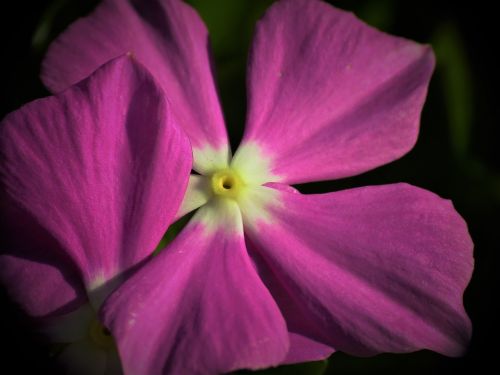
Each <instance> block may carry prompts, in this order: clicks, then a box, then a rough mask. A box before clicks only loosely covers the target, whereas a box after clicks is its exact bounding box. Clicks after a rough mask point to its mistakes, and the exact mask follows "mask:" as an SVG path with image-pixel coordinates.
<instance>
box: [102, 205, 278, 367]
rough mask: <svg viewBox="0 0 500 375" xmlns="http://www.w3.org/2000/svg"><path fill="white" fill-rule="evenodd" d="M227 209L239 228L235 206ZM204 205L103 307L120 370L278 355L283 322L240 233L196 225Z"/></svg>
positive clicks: (268, 361) (263, 363)
mask: <svg viewBox="0 0 500 375" xmlns="http://www.w3.org/2000/svg"><path fill="white" fill-rule="evenodd" d="M228 207H229V206H228ZM228 209H230V210H232V211H233V212H232V213H229V214H228V216H232V217H234V218H237V219H238V220H239V221H240V225H239V226H240V228H241V215H239V212H238V208H237V205H236V204H235V203H234V202H233V204H232V205H231V206H230V208H228ZM209 210H211V207H209V206H204V207H202V208H201V209H200V210H199V211H198V212H197V213H196V215H195V216H194V217H193V220H192V221H191V222H190V224H189V225H188V226H187V227H186V228H185V229H184V230H183V231H182V232H181V234H180V235H179V237H177V238H176V239H175V240H174V242H173V243H172V244H171V246H170V247H168V248H167V249H165V250H163V251H162V252H161V253H160V254H159V255H158V256H157V257H155V258H153V259H152V261H150V262H148V263H147V264H146V265H145V266H144V267H143V268H141V269H140V271H139V272H138V273H136V274H135V275H134V276H133V277H131V278H130V279H128V280H127V282H126V283H124V284H123V285H122V286H121V287H120V288H118V289H117V290H116V291H115V292H114V293H113V294H112V295H111V296H110V297H109V298H108V300H107V301H106V302H105V304H104V305H103V309H102V312H103V314H102V315H103V319H104V322H105V325H106V326H107V327H109V328H110V330H111V332H112V333H113V336H114V337H115V338H116V339H117V340H116V341H117V342H118V346H119V352H120V357H121V358H122V361H123V366H124V370H125V373H131V374H148V375H155V374H221V373H226V372H229V371H233V370H236V369H240V368H250V369H258V368H262V367H267V366H273V365H277V364H278V363H280V362H281V361H282V360H283V358H284V357H285V355H286V352H287V350H288V335H287V331H286V326H285V322H284V320H283V317H282V316H281V313H280V311H279V309H278V308H277V306H276V304H275V302H274V301H273V299H272V298H271V296H270V294H269V292H268V290H267V289H266V288H265V287H264V285H263V284H262V282H261V281H260V279H259V277H258V275H257V273H256V271H255V269H254V267H253V265H252V262H251V260H250V258H249V257H248V255H247V252H246V249H245V244H244V240H243V238H242V232H241V231H240V232H239V234H237V233H234V232H233V231H226V230H224V229H221V230H219V231H216V232H212V231H211V230H209V228H206V227H205V226H204V224H203V223H204V222H205V221H206V219H205V218H204V216H205V215H208V216H213V214H212V213H209V212H207V211H209ZM238 215H239V216H238ZM233 227H234V226H233Z"/></svg>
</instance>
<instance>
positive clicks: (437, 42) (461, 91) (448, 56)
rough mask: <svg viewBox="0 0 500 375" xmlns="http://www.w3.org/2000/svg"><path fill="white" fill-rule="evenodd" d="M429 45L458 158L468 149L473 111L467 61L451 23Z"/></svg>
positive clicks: (437, 32) (441, 29)
mask: <svg viewBox="0 0 500 375" xmlns="http://www.w3.org/2000/svg"><path fill="white" fill-rule="evenodd" d="M432 46H433V47H434V50H435V52H436V57H437V68H438V77H440V78H441V82H440V83H441V84H442V87H443V91H444V96H445V103H446V111H447V115H448V122H449V131H450V137H451V145H452V148H453V151H454V153H455V156H457V157H458V158H460V159H462V158H463V157H465V156H466V154H467V152H468V148H469V141H470V129H471V123H472V114H473V87H472V77H471V73H470V68H469V62H468V61H467V56H466V51H465V48H464V45H463V42H462V38H461V36H460V33H459V31H458V29H457V27H456V26H455V25H454V24H453V23H446V24H444V25H442V26H441V27H440V28H439V29H438V30H437V31H436V32H435V35H434V37H433V42H432Z"/></svg>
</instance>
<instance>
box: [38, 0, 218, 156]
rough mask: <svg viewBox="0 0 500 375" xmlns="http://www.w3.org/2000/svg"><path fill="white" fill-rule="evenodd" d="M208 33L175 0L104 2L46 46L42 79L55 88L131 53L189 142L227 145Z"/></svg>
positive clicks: (197, 17)
mask: <svg viewBox="0 0 500 375" xmlns="http://www.w3.org/2000/svg"><path fill="white" fill-rule="evenodd" d="M209 51H210V48H209V38H208V32H207V30H206V27H205V25H204V24H203V21H202V20H201V19H200V17H199V16H198V15H197V14H196V12H195V11H194V10H193V9H192V8H191V7H190V6H188V5H187V4H185V3H183V2H182V1H179V0H163V1H162V0H143V1H124V0H106V1H103V2H102V4H101V5H99V6H98V7H97V9H96V10H95V11H94V12H93V13H92V14H90V15H89V16H88V17H85V18H82V19H80V20H78V21H76V22H75V23H74V24H72V25H71V26H70V27H69V28H68V30H66V31H65V32H64V33H63V34H62V35H61V36H60V37H59V38H58V39H56V41H55V42H54V43H53V44H52V45H51V46H50V48H49V50H48V53H47V56H46V58H45V60H44V62H43V65H42V80H43V81H44V83H45V84H46V86H47V87H48V88H49V89H50V90H52V91H53V92H59V91H61V90H63V89H65V88H66V87H68V86H70V85H71V84H74V83H76V82H78V81H80V80H81V79H83V78H85V77H87V76H88V75H89V74H90V73H92V72H93V71H94V70H95V69H96V68H97V67H99V66H100V65H102V64H103V63H105V62H106V61H108V60H110V59H112V58H114V57H116V56H119V55H122V54H124V53H127V52H131V53H132V54H133V55H134V56H135V57H136V58H137V60H138V61H140V62H141V63H143V64H144V66H146V67H147V68H148V70H150V71H151V73H152V74H153V75H154V76H155V78H156V79H157V80H158V82H159V84H160V86H161V87H162V88H163V89H164V90H165V92H166V94H167V95H168V98H169V100H170V101H171V103H172V110H173V111H174V114H175V116H176V118H177V120H178V121H179V124H180V125H181V126H182V127H183V128H184V130H185V131H186V132H187V133H188V136H189V137H190V139H191V141H192V142H193V145H195V146H200V147H203V146H205V145H206V143H207V142H208V143H209V144H211V145H212V147H217V146H219V145H222V146H224V145H226V144H227V136H226V129H225V127H224V120H223V117H222V112H221V108H220V104H219V99H218V96H217V92H216V88H215V84H214V78H213V71H212V66H211V56H210V52H209Z"/></svg>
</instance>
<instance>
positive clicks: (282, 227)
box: [19, 0, 473, 375]
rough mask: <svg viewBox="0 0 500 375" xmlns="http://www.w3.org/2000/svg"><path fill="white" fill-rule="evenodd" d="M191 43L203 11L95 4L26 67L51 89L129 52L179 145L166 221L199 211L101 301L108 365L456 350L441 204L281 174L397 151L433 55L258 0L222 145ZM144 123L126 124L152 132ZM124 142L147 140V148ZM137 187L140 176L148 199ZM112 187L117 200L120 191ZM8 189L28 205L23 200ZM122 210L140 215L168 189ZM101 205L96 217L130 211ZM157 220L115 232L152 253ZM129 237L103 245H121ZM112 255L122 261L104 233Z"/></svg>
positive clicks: (309, 173) (462, 253) (368, 160)
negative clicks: (162, 104)
mask: <svg viewBox="0 0 500 375" xmlns="http://www.w3.org/2000/svg"><path fill="white" fill-rule="evenodd" d="M207 45H208V37H207V32H206V29H205V27H204V26H203V23H202V22H201V20H200V19H199V17H198V16H197V15H196V13H195V12H194V11H193V10H192V9H191V8H190V7H189V6H187V5H186V4H184V3H182V2H180V1H177V0H163V1H160V0H144V1H141V2H139V1H122V0H107V1H106V0H105V1H104V2H103V3H102V4H101V5H100V6H99V7H98V8H97V10H96V11H95V12H94V13H93V14H91V15H90V16H88V17H86V18H83V19H81V20H79V21H77V22H76V23H75V24H73V25H72V26H71V27H70V28H69V29H68V30H67V31H66V32H65V33H64V34H63V35H62V36H61V37H60V38H59V39H58V40H57V41H56V42H55V43H54V44H53V45H52V46H51V48H50V50H49V52H48V55H47V58H46V60H45V62H44V69H43V79H44V81H45V83H46V84H47V86H48V87H50V88H51V89H52V90H53V91H56V92H57V91H60V90H62V89H64V88H66V87H68V86H69V85H71V84H73V83H75V82H78V81H79V80H81V79H82V78H84V77H86V76H87V75H88V74H89V73H91V72H92V71H93V70H94V69H95V68H97V67H98V66H100V65H101V64H103V63H105V62H106V61H108V60H109V59H111V58H114V57H116V56H119V55H121V54H123V53H125V52H127V51H131V52H132V53H133V55H134V56H136V58H137V60H138V61H140V62H141V63H142V64H144V65H145V66H146V67H147V68H148V69H149V70H150V71H151V72H152V74H153V75H154V76H155V78H156V80H157V81H158V83H159V85H160V86H161V87H162V88H163V90H164V92H165V94H166V95H167V97H168V99H169V102H170V103H171V109H172V113H173V116H174V117H175V120H176V121H177V122H178V123H179V124H180V125H181V127H182V128H183V129H184V130H185V132H186V133H187V135H188V137H189V139H190V141H191V144H192V146H193V155H194V166H193V168H194V169H195V171H196V172H198V174H197V175H192V176H191V178H190V180H189V185H188V189H187V193H186V196H185V199H184V203H183V205H182V207H181V208H180V210H179V212H178V213H177V217H179V216H181V215H182V214H185V213H187V212H189V211H192V210H194V209H196V208H199V209H198V211H197V212H196V213H195V214H194V216H193V218H192V219H191V221H190V223H189V224H188V226H187V227H186V228H185V229H184V230H183V232H182V233H181V234H180V235H179V236H178V237H177V238H176V239H175V241H174V242H173V243H172V244H171V245H170V246H169V247H168V248H167V249H165V250H164V251H162V252H161V253H160V254H159V255H158V256H156V257H154V258H152V259H150V260H149V261H147V262H144V264H142V265H141V266H140V267H139V269H138V270H137V272H135V273H134V274H133V275H132V276H131V277H129V278H127V280H126V281H125V282H124V283H123V284H122V285H121V286H120V287H119V288H118V289H117V290H116V291H115V292H114V293H112V294H111V295H110V296H109V298H108V299H107V300H106V301H105V303H104V304H103V306H102V309H101V319H102V321H103V322H104V323H105V325H106V326H107V327H108V328H109V329H110V330H111V332H112V334H113V336H114V338H115V340H116V342H117V345H118V349H119V352H120V357H121V360H122V364H123V368H124V371H125V373H126V374H148V375H154V374H170V373H171V374H179V373H180V374H218V373H224V372H229V371H232V370H236V369H240V368H250V369H257V368H263V367H268V366H274V365H278V364H282V363H294V362H301V361H307V360H316V359H321V358H325V357H327V356H328V355H330V354H331V353H332V352H334V351H335V350H340V351H345V352H348V353H352V354H356V355H372V354H376V353H380V352H387V351H389V352H408V351H414V350H419V349H423V348H427V349H431V350H435V351H437V352H440V353H443V354H446V355H451V356H455V355H460V354H461V353H462V352H463V350H464V348H465V346H466V345H467V342H468V340H469V337H470V330H471V326H470V322H469V319H468V317H467V315H466V313H465V311H464V309H463V305H462V294H463V291H464V289H465V287H466V285H467V283H468V281H469V279H470V275H471V272H472V268H473V259H472V242H471V239H470V236H469V234H468V232H467V228H466V224H465V222H464V221H463V219H462V218H461V217H460V216H459V215H458V214H457V212H456V211H455V210H454V208H453V206H452V205H451V203H450V202H449V201H446V200H443V199H441V198H439V197H438V196H436V195H435V194H433V193H430V192H427V191H425V190H422V189H419V188H416V187H413V186H409V185H406V184H394V185H385V186H371V187H364V188H358V189H352V190H346V191H341V192H335V193H329V194H321V195H303V194H300V193H299V192H297V191H296V190H295V189H294V188H292V187H291V186H290V184H296V183H304V182H310V181H318V180H324V179H335V178H341V177H347V176H352V175H355V174H359V173H362V172H364V171H367V170H369V169H372V168H375V167H378V166H380V165H383V164H386V163H388V162H391V161H393V160H395V159H397V158H399V157H401V156H402V155H404V154H405V153H406V152H408V151H409V150H410V149H411V148H412V146H413V145H414V143H415V141H416V138H417V133H418V124H419V117H420V112H421V109H422V106H423V102H424V100H425V95H426V91H427V86H428V82H429V79H430V76H431V73H432V70H433V67H434V57H433V54H432V51H431V49H430V48H429V47H427V46H422V45H419V44H417V43H414V42H411V41H408V40H405V39H402V38H397V37H393V36H390V35H387V34H384V33H382V32H380V31H377V30H375V29H373V28H371V27H369V26H367V25H365V24H363V23H362V22H360V21H359V20H357V19H356V18H355V17H354V16H353V15H351V14H349V13H346V12H343V11H340V10H337V9H335V8H333V7H331V6H329V5H327V4H325V3H322V2H320V1H315V0H282V1H279V2H277V3H276V4H275V5H273V6H272V7H271V9H270V10H268V12H267V13H266V15H265V16H264V18H263V19H262V20H261V21H260V22H259V24H258V25H257V27H256V36H255V39H254V42H253V46H252V50H251V54H250V59H249V66H248V68H249V69H248V116H247V123H246V131H245V135H244V137H243V140H242V142H241V145H240V147H239V148H238V150H237V151H236V152H235V154H234V157H231V155H230V154H231V153H230V150H229V144H228V140H227V136H226V131H225V128H224V123H223V119H222V114H221V110H220V105H219V102H218V98H217V94H216V90H215V85H214V80H213V75H212V71H211V65H210V56H209V52H208V50H207ZM137 113H138V112H137ZM148 113H149V112H148ZM141 120H142V124H143V126H151V124H150V121H147V119H141ZM150 131H151V130H149V129H144V131H142V132H140V133H138V134H137V135H138V136H142V137H151V139H154V138H155V136H150V135H145V133H147V132H150ZM148 139H149V138H148ZM151 142H153V141H152V140H151ZM160 146H161V145H156V144H155V147H154V150H157V149H158V148H159V147H160ZM132 149H135V150H137V152H138V153H139V154H141V152H140V151H145V152H151V149H150V144H149V143H148V142H144V143H142V142H139V143H137V144H135V147H132ZM157 152H158V151H157ZM96 160H97V159H96ZM117 160H120V159H117ZM149 160H150V161H151V162H152V163H153V162H155V161H157V158H156V155H150V158H149ZM83 167H84V170H87V169H88V168H90V170H92V168H91V167H89V166H88V165H84V166H83ZM138 170H139V169H138ZM23 178H27V177H23ZM121 178H122V176H118V178H117V179H116V181H121ZM168 180H169V179H168V178H167V181H168ZM113 181H114V182H116V181H115V180H113ZM125 181H127V182H129V183H130V182H131V181H130V180H127V179H125ZM110 183H111V181H110ZM156 183H157V181H156V180H155V181H152V180H149V181H147V185H146V182H145V183H144V188H146V186H147V187H148V189H151V190H150V191H152V192H155V199H156V188H157V186H156ZM180 185H182V183H181V182H180V183H179V186H180ZM106 186H107V185H106ZM110 186H114V185H113V184H111V185H110ZM127 186H129V185H127ZM130 186H132V185H130ZM141 186H143V185H141ZM121 190H122V189H118V190H116V192H117V195H116V197H120V198H119V199H120V201H123V200H125V201H127V199H124V198H122V195H120V194H118V193H119V192H121ZM21 191H22V189H21ZM125 191H127V190H125ZM148 191H149V190H148ZM166 191H167V189H165V192H166ZM46 193H47V192H45V191H42V192H41V193H40V195H39V198H40V200H42V199H43V196H44V195H42V194H46ZM160 196H161V194H160ZM85 199H90V201H91V202H93V197H85ZM117 199H118V198H117ZM165 199H167V197H165ZM19 201H21V202H26V203H25V207H26V208H27V209H28V210H33V208H32V207H31V206H32V205H33V204H34V203H33V202H34V201H33V200H31V201H30V200H29V199H28V198H27V197H25V196H20V198H19ZM152 201H153V200H151V202H152ZM136 203H137V205H132V206H133V207H135V208H138V207H142V204H146V207H148V208H149V209H153V208H154V210H156V211H155V212H156V213H157V214H159V213H160V212H162V210H163V205H164V204H167V203H168V199H167V201H165V200H159V201H155V203H154V207H153V206H150V205H148V204H147V203H149V201H147V203H143V202H142V199H138V200H137V201H136ZM36 204H40V203H36ZM35 207H36V205H35ZM96 207H99V205H97V206H95V207H94V208H96ZM127 207H128V206H127ZM69 208H71V207H69ZM44 210H46V208H45V207H44ZM51 212H52V211H51ZM51 212H49V214H50V215H55V217H56V218H57V214H58V212H59V211H56V212H55V213H51ZM90 212H94V210H91V211H89V213H90ZM97 212H99V210H97ZM113 213H115V216H112V217H113V218H116V221H112V223H114V225H115V226H116V225H118V224H117V223H122V220H124V219H127V218H128V217H129V216H128V215H127V214H128V212H125V213H124V212H122V211H117V212H114V211H113ZM73 215H75V214H74V213H72V212H71V213H70V214H68V216H69V217H70V218H71V217H73ZM75 217H77V218H78V217H79V216H78V215H76V216H75ZM107 217H108V212H106V211H103V213H102V217H101V216H99V218H100V220H97V222H99V223H102V225H99V226H98V227H92V229H93V230H96V231H97V232H96V233H97V234H99V233H101V232H102V228H106V225H109V222H108V221H106V218H107ZM139 217H140V216H138V218H139ZM39 220H40V222H41V223H43V222H44V220H47V218H40V219H39ZM51 220H54V219H49V222H50V221H51ZM170 221H171V217H170V216H168V217H158V218H157V221H155V220H153V218H152V217H151V218H150V220H144V221H143V222H141V223H140V226H141V228H143V229H144V232H140V233H141V234H143V236H142V237H141V236H137V234H135V233H131V234H130V237H127V239H128V241H131V242H132V243H133V246H139V245H140V246H143V248H144V249H146V248H147V249H149V251H151V249H152V248H153V247H154V246H153V244H154V241H153V239H154V240H156V241H157V240H158V238H159V237H158V232H157V231H155V230H154V229H158V228H159V227H161V228H162V229H165V227H166V224H168V223H169V222H170ZM150 226H151V231H152V232H154V235H151V236H148V233H149V232H148V230H149V227H150ZM45 227H46V228H47V229H48V230H49V231H50V232H52V231H53V230H57V228H53V226H50V225H49V226H45ZM120 227H121V226H120ZM132 227H133V226H132ZM132 227H130V226H127V228H132ZM113 228H114V226H113ZM121 228H123V227H121ZM63 229H65V228H63ZM63 229H61V230H63ZM120 233H122V234H123V233H128V231H126V230H123V231H121V232H120ZM94 235H95V234H94ZM91 236H92V233H91V232H89V233H88V237H89V238H92V237H91ZM97 237H98V238H100V237H99V236H97ZM148 240H150V241H149V242H148ZM128 241H122V242H120V244H122V245H123V244H126V245H130V246H131V247H132V244H129V242H128ZM97 242H98V241H97ZM98 243H99V242H98ZM70 245H73V244H70ZM103 245H105V243H103ZM93 246H95V245H94V244H93ZM99 249H100V250H101V251H102V253H103V254H107V252H108V251H109V250H108V247H106V246H100V247H99ZM112 251H115V252H114V253H113V254H128V250H127V249H119V246H118V243H117V246H116V247H113V248H112ZM105 258H107V255H105Z"/></svg>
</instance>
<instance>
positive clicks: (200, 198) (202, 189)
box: [176, 174, 212, 219]
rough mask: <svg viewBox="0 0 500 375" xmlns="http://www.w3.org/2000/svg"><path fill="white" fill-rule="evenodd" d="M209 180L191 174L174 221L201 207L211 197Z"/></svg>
mask: <svg viewBox="0 0 500 375" xmlns="http://www.w3.org/2000/svg"><path fill="white" fill-rule="evenodd" d="M211 195H212V194H211V187H210V180H209V179H208V178H207V177H205V176H200V175H196V174H192V175H191V176H189V183H188V187H187V190H186V194H185V195H184V200H183V201H182V204H181V207H180V208H179V211H178V212H177V215H176V219H180V218H181V217H183V216H184V215H186V214H188V213H189V212H191V211H193V210H195V209H197V208H199V207H201V206H203V205H204V204H205V203H207V202H208V200H209V199H210V197H211Z"/></svg>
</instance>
